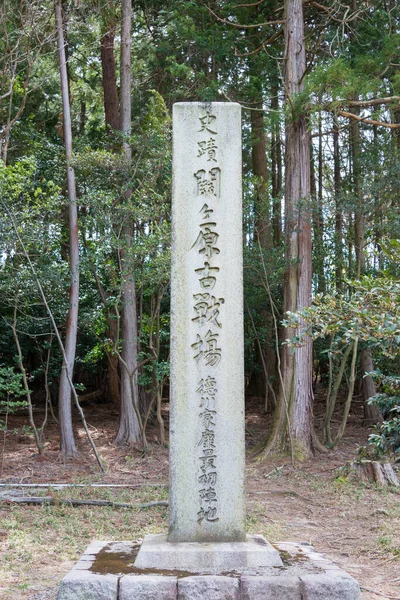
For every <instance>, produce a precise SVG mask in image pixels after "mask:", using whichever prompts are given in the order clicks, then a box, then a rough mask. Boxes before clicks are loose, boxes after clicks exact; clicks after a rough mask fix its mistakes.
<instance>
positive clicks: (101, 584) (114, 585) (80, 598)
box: [57, 569, 118, 600]
mask: <svg viewBox="0 0 400 600" xmlns="http://www.w3.org/2000/svg"><path fill="white" fill-rule="evenodd" d="M117 595H118V577H117V575H96V574H94V573H90V572H88V571H86V570H83V571H80V570H77V571H75V569H73V570H72V571H71V572H70V573H68V575H66V576H65V577H64V579H63V580H62V582H61V586H60V589H59V592H58V596H57V599H58V600H117Z"/></svg>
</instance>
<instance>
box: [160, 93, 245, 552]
mask: <svg viewBox="0 0 400 600" xmlns="http://www.w3.org/2000/svg"><path fill="white" fill-rule="evenodd" d="M240 113H241V111H240V106H239V105H238V104H227V103H221V104H216V103H214V104H198V103H182V104H175V106H174V114H173V123H174V129H173V161H174V162H173V202H172V227H173V230H172V231H173V233H172V235H173V237H172V244H173V245H172V279H171V288H172V289H171V399H172V401H171V419H170V448H171V450H170V463H171V464H170V521H169V535H168V539H169V541H171V542H178V541H179V542H183V541H185V542H189V541H193V542H194V541H196V542H206V541H207V542H209V541H218V542H223V541H244V539H245V497H244V362H243V361H244V359H243V276H242V273H243V267H242V156H241V154H242V145H241V114H240Z"/></svg>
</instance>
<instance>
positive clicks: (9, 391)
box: [0, 367, 28, 431]
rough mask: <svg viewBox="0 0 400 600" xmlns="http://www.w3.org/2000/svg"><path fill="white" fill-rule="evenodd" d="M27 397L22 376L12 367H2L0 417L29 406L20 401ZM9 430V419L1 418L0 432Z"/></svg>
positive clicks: (0, 377) (0, 373) (0, 376)
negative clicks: (22, 397)
mask: <svg viewBox="0 0 400 600" xmlns="http://www.w3.org/2000/svg"><path fill="white" fill-rule="evenodd" d="M24 395H25V390H24V389H23V387H22V374H21V373H16V372H15V371H14V369H12V368H10V367H0V415H1V414H2V413H3V414H6V415H9V414H10V413H12V412H14V411H15V410H17V409H18V408H23V407H25V406H28V403H27V402H26V401H25V400H18V398H21V396H24ZM6 428H7V419H6V420H5V421H4V420H3V419H2V418H0V431H4V430H5V429H6Z"/></svg>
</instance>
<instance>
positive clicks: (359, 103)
mask: <svg viewBox="0 0 400 600" xmlns="http://www.w3.org/2000/svg"><path fill="white" fill-rule="evenodd" d="M392 102H398V103H400V96H388V97H387V98H371V100H350V101H349V102H347V104H348V105H349V106H376V105H378V104H391V103H392Z"/></svg>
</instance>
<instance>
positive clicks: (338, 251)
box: [333, 117, 343, 292]
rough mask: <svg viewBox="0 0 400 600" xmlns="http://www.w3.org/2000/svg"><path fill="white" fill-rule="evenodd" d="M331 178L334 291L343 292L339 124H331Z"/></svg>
mask: <svg viewBox="0 0 400 600" xmlns="http://www.w3.org/2000/svg"><path fill="white" fill-rule="evenodd" d="M333 172H334V174H333V178H334V190H335V279H336V290H337V291H338V292H340V291H342V290H343V213H342V206H341V204H342V203H341V193H342V178H341V174H340V153H339V124H338V121H337V118H336V117H334V122H333Z"/></svg>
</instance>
